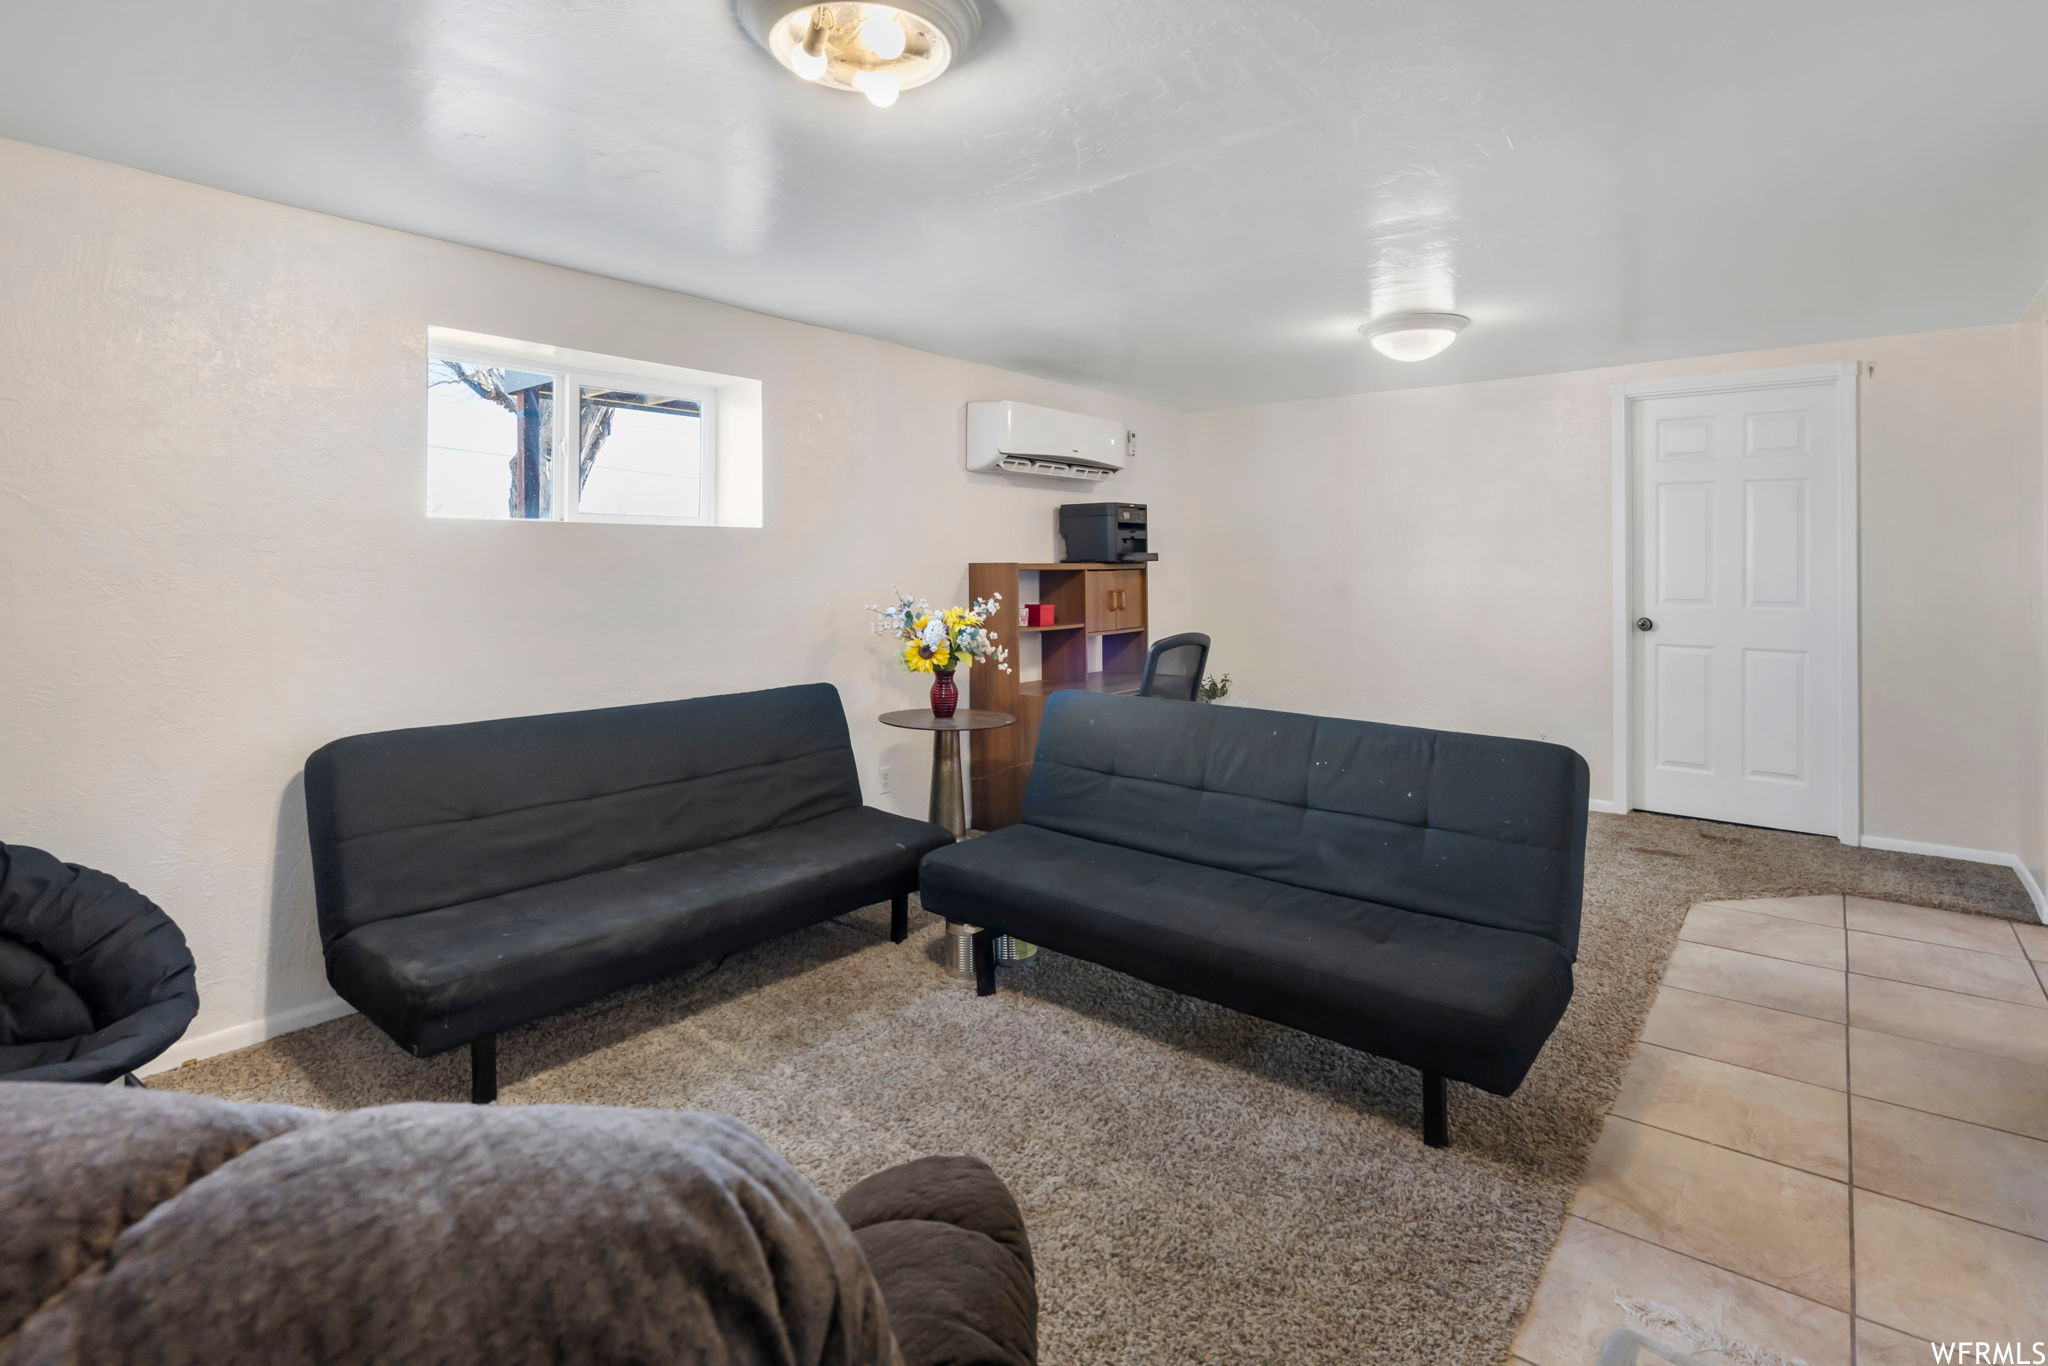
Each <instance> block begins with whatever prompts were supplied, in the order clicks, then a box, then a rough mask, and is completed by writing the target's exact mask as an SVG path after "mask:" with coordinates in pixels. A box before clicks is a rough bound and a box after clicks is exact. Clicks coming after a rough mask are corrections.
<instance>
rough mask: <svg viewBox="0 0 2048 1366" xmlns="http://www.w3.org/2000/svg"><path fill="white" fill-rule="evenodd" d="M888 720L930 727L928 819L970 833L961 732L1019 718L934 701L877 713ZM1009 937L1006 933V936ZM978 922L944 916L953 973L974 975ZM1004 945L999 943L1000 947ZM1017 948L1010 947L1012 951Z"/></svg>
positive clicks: (958, 835) (961, 833) (916, 727)
mask: <svg viewBox="0 0 2048 1366" xmlns="http://www.w3.org/2000/svg"><path fill="white" fill-rule="evenodd" d="M877 719H879V720H880V721H881V723H882V724H883V725H885V726H895V727H897V728H898V729H899V730H928V731H930V732H931V733H932V801H931V808H930V813H929V817H928V818H929V819H930V821H931V823H932V824H933V825H943V826H945V827H946V829H948V830H950V831H952V832H953V838H954V839H956V840H957V839H960V838H962V837H963V836H965V835H966V833H967V781H966V777H965V775H963V774H962V773H961V771H960V733H961V732H962V731H969V730H997V729H1000V728H1001V727H1003V726H1010V725H1015V724H1016V722H1017V718H1016V717H1014V716H1012V715H1010V713H1008V712H1006V711H985V710H983V709H981V708H979V707H962V708H960V709H959V710H958V711H956V712H954V713H953V714H952V715H951V716H943V717H941V716H934V715H932V712H931V708H930V707H911V708H908V709H907V710H904V711H885V712H883V713H882V714H881V716H880V717H879V718H877ZM1005 937H1007V936H1005ZM973 945H974V926H972V925H964V924H961V923H960V922H959V921H957V920H948V921H947V922H946V966H947V967H948V968H949V969H950V970H951V971H952V973H953V975H954V976H955V977H972V976H973V975H974V947H973ZM1000 947H1001V946H1000V945H999V946H998V948H1000ZM1015 954H1016V950H1015V949H1014V948H1013V949H1012V950H1011V953H1010V956H1012V957H1014V956H1015Z"/></svg>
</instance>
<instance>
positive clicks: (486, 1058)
mask: <svg viewBox="0 0 2048 1366" xmlns="http://www.w3.org/2000/svg"><path fill="white" fill-rule="evenodd" d="M497 1098H498V1036H497V1035H495V1034H486V1035H484V1036H483V1037H482V1038H479V1039H472V1040H470V1044H469V1103H470V1104H471V1105H489V1104H490V1103H491V1102H492V1101H494V1100H496V1099H497Z"/></svg>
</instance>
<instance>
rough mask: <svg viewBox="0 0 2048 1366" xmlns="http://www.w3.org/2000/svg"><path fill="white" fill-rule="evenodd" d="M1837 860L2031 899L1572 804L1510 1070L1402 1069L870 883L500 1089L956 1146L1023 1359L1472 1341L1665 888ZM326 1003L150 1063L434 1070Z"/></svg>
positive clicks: (1131, 1359)
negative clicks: (1429, 1102) (1511, 1087)
mask: <svg viewBox="0 0 2048 1366" xmlns="http://www.w3.org/2000/svg"><path fill="white" fill-rule="evenodd" d="M1834 891H1846V892H1852V893H1857V894H1860V895H1865V896H1873V897H1880V898H1885V899H1889V900H1894V901H1904V902H1909V903H1913V904H1918V905H1925V906H1939V907H1945V908H1948V909H1953V910H1967V911H1977V912H1981V913H1985V914H1991V915H2002V916H2007V917H2011V918H2016V919H2028V920H2031V919H2032V918H2033V916H2032V912H2031V909H2030V907H2029V905H2028V902H2027V898H2026V896H2025V893H2024V892H2023V891H2022V890H2021V888H2020V886H2019V883H2018V881H2017V879H2016V878H2015V877H2014V876H2013V874H2012V873H2011V872H2010V871H2009V870H2007V869H2004V868H1996V867H1989V866H1985V865H1978V864H1966V863H1954V862H1949V861H1947V860H1941V859H1930V858H1921V857H1915V856H1910V855H1901V854H1890V853H1882V852H1877V851H1872V850H1862V849H1847V848H1844V847H1843V846H1841V845H1840V844H1838V843H1836V842H1835V841H1833V840H1830V839H1821V838H1815V837H1811V836H1804V835H1792V834H1786V833H1783V832H1779V831H1767V830H1755V829H1750V828H1746V827H1741V826H1728V825H1714V824H1709V823H1706V822H1700V821H1691V820H1681V819H1675V818H1671V817H1664V816H1652V815H1644V814H1636V815H1630V816H1601V815H1596V816H1594V817H1593V818H1592V832H1591V836H1590V844H1589V848H1588V857H1587V876H1586V900H1585V916H1584V922H1583V935H1582V939H1581V946H1582V947H1581V952H1580V957H1579V962H1578V966H1577V991H1576V994H1575V995H1574V997H1573V1000H1572V1004H1571V1009H1570V1011H1569V1012H1568V1013H1567V1014H1566V1015H1565V1018H1564V1022H1563V1023H1562V1025H1560V1026H1559V1028H1558V1031H1557V1033H1556V1034H1555V1035H1554V1036H1553V1037H1552V1038H1551V1040H1550V1043H1549V1046H1548V1047H1547V1048H1546V1049H1545V1050H1544V1052H1543V1056H1542V1057H1541V1059H1540V1060H1539V1061H1538V1062H1537V1064H1536V1067H1535V1070H1534V1071H1532V1072H1531V1073H1530V1075H1529V1078H1528V1080H1527V1081H1526V1082H1525V1083H1524V1084H1523V1086H1522V1088H1521V1089H1520V1090H1519V1091H1518V1092H1517V1093H1516V1094H1515V1095H1514V1096H1513V1097H1510V1098H1507V1099H1501V1098H1498V1097H1494V1096H1488V1095H1485V1094H1483V1093H1480V1092H1477V1091H1474V1090H1472V1089H1471V1088H1469V1087H1464V1086H1460V1085H1457V1084H1455V1083H1454V1084H1453V1085H1452V1086H1451V1088H1450V1089H1451V1141H1452V1144H1453V1146H1452V1147H1451V1148H1449V1149H1448V1150H1434V1149H1430V1148H1425V1147H1424V1146H1423V1145H1422V1142H1421V1138H1420V1135H1419V1123H1420V1117H1421V1104H1422V1102H1421V1086H1420V1083H1419V1080H1418V1076H1417V1074H1416V1073H1415V1072H1414V1071H1412V1070H1410V1069H1409V1068H1406V1067H1402V1066H1399V1065H1396V1064H1393V1063H1389V1062H1385V1061H1382V1060H1380V1059H1377V1058H1373V1057H1368V1056H1366V1055H1364V1054H1361V1053H1355V1052H1352V1051H1350V1050H1348V1049H1345V1048H1342V1047H1339V1046H1337V1045H1335V1044H1329V1043H1325V1042H1323V1041H1322V1040H1319V1039H1313V1038H1310V1037H1308V1036H1307V1035H1304V1034H1300V1033H1296V1032H1295V1031H1293V1030H1289V1029H1285V1028H1282V1027H1279V1026H1277V1025H1270V1024H1267V1023H1264V1022H1263V1021H1260V1020H1255V1019H1251V1018H1249V1017H1247V1016H1243V1015H1238V1014H1234V1013H1232V1012H1230V1011H1228V1010H1223V1009H1220V1008H1218V1007H1215V1006H1210V1005H1207V1004H1204V1003H1202V1002H1200V1001H1195V1000H1191V999H1189V998H1187V997H1183V996H1178V995H1175V994H1173V993H1171V992H1167V991H1162V990H1159V989H1157V988H1155V987H1151V986H1148V985H1146V984H1144V983H1142V982H1138V981H1136V980H1133V979H1131V978H1128V977H1124V976H1120V975H1118V974H1116V973H1113V972H1109V971H1106V970H1104V969H1100V968H1097V967H1095V966H1093V965H1091V964H1088V963H1084V962H1080V961H1077V960H1074V959H1070V958H1063V957H1060V956H1059V955H1056V954H1051V953H1041V954H1040V955H1039V956H1038V958H1037V960H1035V961H1033V962H1030V963H1028V964H1024V965H1020V966H1017V967H1014V968H1010V967H1006V968H1005V970H1004V973H1003V986H1004V990H1003V991H1002V992H1001V994H1000V995H998V996H996V997H994V998H993V999H986V1000H985V999H980V998H977V997H976V996H975V995H974V994H973V988H972V985H971V984H969V983H963V982H960V981H957V980H954V979H952V978H949V977H948V976H946V975H945V973H944V972H943V971H942V970H941V969H940V968H939V966H938V964H937V959H938V954H939V950H940V942H939V941H940V928H939V923H938V922H937V921H936V920H935V919H933V918H932V917H930V916H925V915H922V914H920V915H917V916H914V917H913V919H912V926H913V933H912V937H911V940H910V942H909V943H906V944H901V945H892V944H890V943H889V942H888V939H887V935H886V929H887V908H886V907H871V908H869V909H868V910H866V911H862V912H859V913H857V914H855V915H852V916H848V917H845V918H843V919H841V920H837V921H833V922H830V923H827V924H824V925H821V926H817V927H815V928H813V929H811V930H808V931H805V932H802V933H799V934H794V935H791V936H789V937H787V938H784V939H780V940H776V941H774V942H773V943H769V944H765V945H762V946H760V947H758V948H755V949H752V950H750V951H748V952H746V953H743V954H738V955H735V956H733V957H732V958H730V959H728V960H726V961H725V962H723V963H722V964H719V965H717V966H716V967H714V968H711V969H709V970H708V971H707V970H698V971H696V972H692V973H686V974H683V975H681V976H680V977H678V978H676V979H672V980H669V981H665V982H661V983H657V984H653V985H649V986H645V987H640V988H635V989H631V990H627V991H622V992H619V993H617V994H614V995H612V996H608V997H606V998H605V999H604V1000H602V1001H600V1002H598V1003H596V1004H594V1005H592V1006H589V1007H586V1008H583V1009H580V1010H577V1011H574V1012H571V1013H569V1014H565V1015H561V1016H557V1017H555V1018H553V1019H550V1020H547V1021H545V1022H543V1023H541V1024H537V1025H533V1026H530V1027H528V1028H524V1029H520V1030H516V1031H514V1032H512V1033H509V1034H506V1035H504V1036H502V1037H501V1039H500V1041H499V1075H500V1084H501V1099H500V1101H499V1103H500V1104H508V1105H511V1104H520V1103H539V1102H548V1103H556V1104H560V1103H574V1104H589V1105H637V1106H667V1107H676V1108H687V1109H708V1110H720V1111H724V1112H726V1113H728V1114H733V1115H737V1116H739V1117H740V1118H741V1119H743V1120H745V1121H746V1122H747V1123H749V1124H751V1125H753V1126H754V1127H755V1128H756V1129H758V1130H760V1131H761V1132H762V1133H763V1134H764V1135H765V1136H766V1137H767V1139H768V1141H769V1142H770V1143H772V1144H774V1145H775V1147H777V1148H778V1149H780V1150H781V1151H782V1152H783V1153H784V1154H785V1155H786V1156H787V1157H788V1158H789V1159H790V1160H791V1161H792V1162H794V1163H795V1164H796V1166H797V1167H798V1168H800V1169H801V1170H802V1171H803V1172H804V1173H805V1175H807V1176H809V1177H810V1178H811V1179H812V1180H813V1181H815V1182H817V1183H818V1185H819V1186H821V1187H822V1188H823V1189H824V1190H825V1191H826V1193H827V1194H829V1195H837V1194H838V1193H839V1192H840V1191H841V1190H843V1189H844V1188H845V1187H847V1186H849V1185H851V1184H852V1183H853V1182H854V1181H856V1180H858V1179H859V1178H861V1177H864V1176H866V1175H868V1174H869V1173H871V1172H873V1171H876V1170H878V1169H880V1168H882V1167H885V1166H888V1165H890V1164H891V1163H896V1162H902V1161H905V1160H907V1159H909V1158H913V1157H918V1156H921V1155H924V1154H927V1153H973V1154H976V1155H979V1156H981V1157H984V1158H986V1159H987V1160H988V1161H989V1162H990V1163H992V1164H993V1165H994V1166H995V1169H996V1170H997V1171H998V1172H1000V1173H1002V1175H1003V1177H1004V1178H1005V1179H1006V1180H1007V1181H1008V1182H1009V1183H1010V1186H1011V1188H1012V1189H1013V1190H1014V1191H1015V1192H1016V1194H1017V1198H1018V1200H1019V1201H1020V1203H1021V1204H1022V1205H1023V1208H1024V1213H1025V1216H1026V1218H1027V1219H1028V1220H1029V1222H1030V1227H1031V1238H1032V1243H1033V1245H1034V1247H1035V1249H1036V1251H1037V1256H1038V1267H1039V1278H1040V1279H1039V1286H1040V1294H1041V1297H1042V1301H1043V1319H1042V1325H1041V1356H1042V1359H1043V1360H1044V1361H1045V1362H1047V1363H1048V1366H1084V1364H1085V1366H1101V1364H1104V1363H1108V1364H1113V1366H1140V1364H1141V1363H1142V1364H1143V1366H1152V1363H1160V1364H1161V1366H1166V1364H1168V1363H1171V1364H1173V1366H1181V1364H1182V1363H1209V1362H1214V1363H1232V1364H1233V1366H1242V1364H1243V1363H1290V1364H1292V1366H1308V1363H1319V1362H1330V1363H1344V1366H1356V1364H1357V1363H1407V1362H1418V1363H1419V1362H1431V1363H1472V1364H1473V1366H1492V1364H1493V1363H1497V1362H1500V1361H1502V1360H1504V1359H1505V1358H1506V1356H1507V1353H1508V1348H1509V1345H1510V1343H1511V1341H1512V1339H1513V1336H1514V1332H1515V1328H1516V1325H1517V1323H1518V1321H1519V1319H1520V1317H1521V1315H1522V1312H1523V1311H1524V1309H1525V1308H1526V1307H1527V1305H1528V1302H1529V1297H1530V1295H1531V1293H1532V1292H1533V1291H1534V1289H1535V1286H1536V1281H1537V1277H1538V1275H1539V1274H1540V1273H1541V1271H1542V1269H1543V1264H1544V1260H1545V1258H1546V1257H1547V1256H1548V1254H1549V1251H1550V1248H1551V1244H1552V1242H1553V1241H1554V1239H1555V1238H1556V1235H1557V1232H1558V1229H1559V1227H1560V1225H1561V1223H1562V1221H1563V1218H1564V1213H1565V1208H1566V1205H1567V1203H1568V1202H1569V1201H1570V1199H1571V1197H1572V1193H1573V1190H1574V1188H1575V1186H1576V1185H1577V1182H1578V1179H1579V1175H1580V1169H1581V1167H1582V1165H1583V1162H1584V1159H1585V1155H1586V1153H1587V1151H1588V1149H1589V1148H1590V1147H1591V1145H1592V1143H1593V1140H1594V1138H1595V1137H1596V1136H1597V1134H1598V1133H1599V1129H1600V1123H1601V1116H1602V1115H1603V1113H1604V1112H1605V1110H1606V1109H1607V1106H1608V1104H1609V1103H1610V1102H1611V1100H1612V1099H1613V1096H1614V1093H1615V1091H1616V1088H1617V1086H1618V1083H1619V1080H1620V1077H1621V1072H1622V1069H1623V1068H1624V1066H1625V1065H1626V1063H1627V1060H1628V1057H1629V1054H1630V1050H1631V1048H1632V1046H1633V1044H1634V1042H1635V1038H1636V1034H1637V1032H1638V1030H1639V1029H1640V1028H1641V1026H1642V1022H1643V1017H1644V1015H1645V1014H1646V1013H1647V1012H1648V1010H1649V1007H1650V1004H1651V1000H1652V997H1653V995H1654V993H1655V991H1656V985H1657V980H1658V978H1659V976H1660V975H1661V973H1662V971H1663V967H1664V961H1665V959H1666V958H1668V957H1669V956H1670V953H1671V948H1672V945H1673V943H1674V942H1675V941H1676V939H1677V935H1678V929H1679V924H1680V922H1681V921H1682V920H1683V918H1684V915H1685V911H1686V909H1687V908H1688V907H1689V906H1690V905H1692V904H1693V903H1694V902H1696V901H1702V900H1711V899H1720V898H1735V897H1754V896H1789V895H1800V894H1806V893H1815V892H1834ZM467 1078H468V1073H467V1052H466V1051H465V1050H458V1051H456V1052H454V1053H450V1054H444V1055H443V1056H441V1057H438V1058H433V1059H428V1060H425V1061H420V1060H417V1059H414V1058H411V1057H409V1056H407V1055H406V1054H404V1053H402V1052H400V1051H399V1049H398V1048H397V1047H396V1046H395V1045H393V1044H391V1043H390V1042H389V1041H388V1040H386V1039H385V1038H384V1037H383V1036H382V1035H381V1034H379V1033H378V1032H377V1030H376V1029H375V1028H374V1027H373V1026H372V1025H370V1024H369V1022H368V1021H366V1020H364V1019H362V1018H361V1017H358V1016H350V1017H348V1018H345V1019H341V1020H336V1021H333V1022H331V1023H329V1024H324V1025H320V1026H317V1027H315V1028H312V1029H307V1030H302V1031H300V1032H298V1033H296V1034H290V1035H287V1036H285V1037H283V1038H279V1039H275V1040H272V1041H271V1042H269V1043H264V1044H259V1045H257V1046H255V1047H252V1048H246V1049H242V1050H240V1051H239V1052H235V1053H230V1054H225V1055H222V1056H220V1057H216V1058H211V1059H208V1060H206V1061H204V1062H200V1063H194V1064H191V1065H188V1066H186V1067H183V1068H180V1069H178V1070H176V1071H175V1072H171V1073H166V1074H163V1075H161V1076H158V1077H156V1078H152V1079H151V1083H150V1084H151V1085H153V1086H159V1087H167V1088H175V1089H180V1090H190V1091H200V1092H206V1093H208V1094H212V1095H217V1096H224V1097H229V1098H232V1099H237V1100H272V1101H288V1102H291V1103H294V1104H299V1105H311V1106H317V1107H321V1108H325V1109H330V1110H333V1109H345V1108H350V1107H355V1106H364V1105H378V1104H384V1103H387V1102H392V1101H401V1100H449V1101H453V1100H460V1099H462V1098H464V1097H465V1096H466V1095H467Z"/></svg>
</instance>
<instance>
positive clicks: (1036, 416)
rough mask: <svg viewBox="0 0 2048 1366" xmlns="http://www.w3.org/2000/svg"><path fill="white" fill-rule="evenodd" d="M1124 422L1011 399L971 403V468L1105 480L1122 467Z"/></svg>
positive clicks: (968, 440) (969, 442)
mask: <svg viewBox="0 0 2048 1366" xmlns="http://www.w3.org/2000/svg"><path fill="white" fill-rule="evenodd" d="M1126 441H1127V437H1126V434H1125V432H1124V429H1123V424H1122V423H1118V422H1111V421H1109V420H1107V419H1106V418H1100V417H1083V416H1082V415H1081V414H1079V413H1063V412H1060V411H1059V410H1057V409H1054V408H1040V407H1038V406H1037V405H1036V404H1031V403H1015V402H1012V401H1010V400H1008V399H1001V400H997V401H994V402H986V403H970V404H968V405H967V468H968V469H970V470H1006V471H1008V472H1009V473H1011V474H1037V475H1049V476H1051V477H1052V478H1055V479H1085V480H1090V481H1094V480H1098V479H1107V478H1109V476H1111V475H1112V474H1115V473H1116V472H1117V471H1118V470H1121V469H1122V468H1123V467H1124V462H1125V460H1126V459H1127V454H1126V450H1127V447H1126Z"/></svg>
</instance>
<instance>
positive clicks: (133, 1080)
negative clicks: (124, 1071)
mask: <svg viewBox="0 0 2048 1366" xmlns="http://www.w3.org/2000/svg"><path fill="white" fill-rule="evenodd" d="M121 1085H123V1086H132V1087H134V1088H135V1089H136V1090H138V1091H147V1090H148V1089H149V1088H148V1087H147V1086H144V1085H143V1084H142V1078H141V1077H138V1076H136V1075H135V1074H134V1073H133V1072H130V1073H129V1074H128V1075H127V1076H125V1077H123V1078H121Z"/></svg>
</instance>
